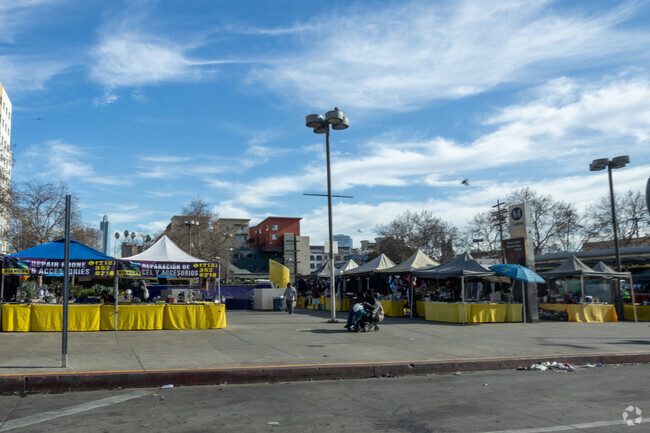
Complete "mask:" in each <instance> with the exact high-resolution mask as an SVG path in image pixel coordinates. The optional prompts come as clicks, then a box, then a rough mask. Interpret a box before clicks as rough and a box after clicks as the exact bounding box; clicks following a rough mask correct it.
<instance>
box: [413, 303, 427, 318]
mask: <svg viewBox="0 0 650 433" xmlns="http://www.w3.org/2000/svg"><path fill="white" fill-rule="evenodd" d="M424 304H425V302H424V301H415V311H416V312H417V313H418V317H424V310H425V307H426V306H425V305H424Z"/></svg>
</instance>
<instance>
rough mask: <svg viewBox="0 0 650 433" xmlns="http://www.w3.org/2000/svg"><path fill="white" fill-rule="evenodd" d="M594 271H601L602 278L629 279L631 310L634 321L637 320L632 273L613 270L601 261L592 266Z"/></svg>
mask: <svg viewBox="0 0 650 433" xmlns="http://www.w3.org/2000/svg"><path fill="white" fill-rule="evenodd" d="M594 271H597V272H600V273H602V274H603V278H612V279H617V278H618V279H620V278H625V279H627V280H629V281H630V291H631V293H632V311H633V312H634V321H635V322H636V321H637V314H636V301H635V299H634V282H633V281H632V273H630V272H618V271H615V270H614V269H612V268H610V267H609V266H607V265H606V264H605V263H603V262H598V263H596V266H594Z"/></svg>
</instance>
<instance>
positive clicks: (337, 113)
mask: <svg viewBox="0 0 650 433" xmlns="http://www.w3.org/2000/svg"><path fill="white" fill-rule="evenodd" d="M342 121H343V112H342V111H341V110H339V109H338V107H335V108H334V110H332V111H328V112H327V113H325V122H327V123H329V124H330V125H332V126H334V125H336V124H338V123H341V122H342Z"/></svg>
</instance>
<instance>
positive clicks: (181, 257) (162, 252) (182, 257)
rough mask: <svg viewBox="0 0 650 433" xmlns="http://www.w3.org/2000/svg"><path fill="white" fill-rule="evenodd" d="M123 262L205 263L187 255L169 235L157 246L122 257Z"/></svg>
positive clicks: (163, 237) (157, 242) (164, 236)
mask: <svg viewBox="0 0 650 433" xmlns="http://www.w3.org/2000/svg"><path fill="white" fill-rule="evenodd" d="M122 260H131V261H140V260H144V261H148V262H181V263H196V262H205V260H201V259H199V258H197V257H194V256H191V255H189V254H187V253H186V252H185V251H183V250H182V249H180V248H179V247H178V245H176V244H175V243H174V242H173V241H172V240H171V239H169V238H168V237H167V235H162V237H161V238H160V239H158V240H157V241H156V243H155V244H153V245H152V246H150V247H149V248H147V249H146V250H144V251H143V252H141V253H140V254H136V255H134V256H131V257H122Z"/></svg>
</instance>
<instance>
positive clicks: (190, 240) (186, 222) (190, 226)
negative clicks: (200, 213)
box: [183, 221, 199, 256]
mask: <svg viewBox="0 0 650 433" xmlns="http://www.w3.org/2000/svg"><path fill="white" fill-rule="evenodd" d="M183 224H185V225H186V226H187V228H188V229H189V230H188V233H189V238H190V239H189V243H190V256H191V255H192V226H198V225H199V222H198V221H185V222H183Z"/></svg>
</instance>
